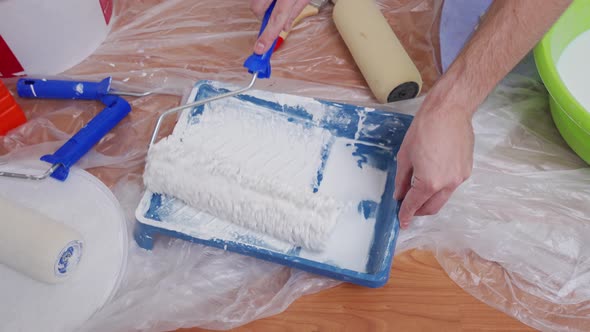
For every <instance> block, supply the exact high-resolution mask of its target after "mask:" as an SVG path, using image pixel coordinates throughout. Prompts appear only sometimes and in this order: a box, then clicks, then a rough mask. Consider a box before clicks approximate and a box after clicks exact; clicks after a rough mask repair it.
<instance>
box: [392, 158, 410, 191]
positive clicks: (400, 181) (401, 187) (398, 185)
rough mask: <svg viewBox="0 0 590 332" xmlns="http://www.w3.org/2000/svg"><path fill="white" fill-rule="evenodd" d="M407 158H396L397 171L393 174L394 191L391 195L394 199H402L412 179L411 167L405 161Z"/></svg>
mask: <svg viewBox="0 0 590 332" xmlns="http://www.w3.org/2000/svg"><path fill="white" fill-rule="evenodd" d="M406 160H407V159H405V158H404V159H399V158H398V160H397V171H396V174H395V192H394V194H393V196H394V197H395V199H396V200H398V201H399V200H402V199H403V198H404V197H405V196H406V194H407V193H408V190H410V185H411V181H412V167H411V165H410V163H409V162H407V161H406Z"/></svg>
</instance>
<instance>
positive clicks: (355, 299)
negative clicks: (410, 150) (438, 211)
mask: <svg viewBox="0 0 590 332" xmlns="http://www.w3.org/2000/svg"><path fill="white" fill-rule="evenodd" d="M391 275H392V277H391V280H390V282H389V284H388V285H386V286H385V287H384V288H381V289H364V288H360V287H356V286H352V285H349V284H344V285H341V286H339V287H337V288H334V289H330V290H326V291H323V292H320V293H318V294H314V295H310V296H306V297H303V298H300V299H299V300H298V301H296V302H295V303H293V304H292V305H291V306H290V307H289V308H288V309H287V311H285V312H284V313H282V314H280V315H277V316H274V317H270V318H267V319H262V320H259V321H255V322H253V323H250V324H248V325H246V326H243V327H241V328H237V329H234V330H232V331H236V332H254V331H256V332H258V331H263V332H287V331H297V332H331V331H351V332H353V331H354V332H362V331H375V332H378V331H534V330H533V329H531V328H529V327H527V326H525V325H523V324H522V323H520V322H518V321H516V320H514V319H512V318H510V317H508V316H506V315H505V314H503V313H501V312H499V311H497V310H495V309H493V308H491V307H489V306H487V305H485V304H483V303H482V302H480V301H478V300H477V299H475V298H473V297H472V296H471V295H469V294H467V293H466V292H464V291H463V290H462V289H461V288H459V287H458V286H457V285H456V284H455V283H454V282H453V281H452V280H451V279H449V277H448V276H447V275H446V273H445V272H444V271H443V270H442V268H441V267H440V265H439V264H438V263H437V261H436V260H435V259H434V257H433V256H432V255H431V254H429V253H427V252H423V251H410V252H406V253H403V254H401V255H399V256H396V257H395V261H394V264H393V271H392V273H391ZM180 331H182V332H203V331H206V330H202V329H185V330H180Z"/></svg>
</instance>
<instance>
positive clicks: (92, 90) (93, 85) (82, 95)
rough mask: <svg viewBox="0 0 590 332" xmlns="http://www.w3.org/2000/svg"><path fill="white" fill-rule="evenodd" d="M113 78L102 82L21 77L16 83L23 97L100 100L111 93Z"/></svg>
mask: <svg viewBox="0 0 590 332" xmlns="http://www.w3.org/2000/svg"><path fill="white" fill-rule="evenodd" d="M110 87H111V78H110V77H107V78H105V79H104V80H102V81H100V82H98V83H97V82H81V81H62V80H46V79H36V78H21V79H19V80H18V82H17V84H16V89H17V91H18V95H19V96H21V97H23V98H47V99H84V100H99V99H101V98H102V97H104V96H106V95H107V94H108V93H109V89H110Z"/></svg>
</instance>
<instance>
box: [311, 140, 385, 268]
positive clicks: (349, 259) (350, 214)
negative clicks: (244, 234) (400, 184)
mask: <svg viewBox="0 0 590 332" xmlns="http://www.w3.org/2000/svg"><path fill="white" fill-rule="evenodd" d="M351 143H354V141H353V140H347V139H339V140H337V141H336V142H335V143H334V145H333V146H332V153H331V154H330V159H329V161H328V164H327V165H326V172H325V178H324V182H323V188H322V190H324V191H325V192H329V193H330V194H331V195H332V196H333V197H334V198H335V199H336V200H338V201H340V202H343V203H344V202H347V203H348V204H347V205H346V208H345V209H343V212H342V214H341V215H340V216H339V218H338V224H337V225H336V227H335V228H334V231H333V232H332V234H331V235H330V238H329V239H328V240H327V243H326V248H325V250H323V251H322V252H313V251H308V250H302V251H301V253H300V255H299V256H300V257H301V258H307V259H310V260H314V261H320V262H325V261H327V262H332V263H333V264H334V265H336V266H338V267H341V268H346V269H350V270H353V271H359V272H365V271H366V265H367V261H368V259H369V252H370V251H371V245H372V242H373V238H374V237H375V218H369V219H367V220H365V219H363V217H361V216H360V215H359V212H358V202H360V201H363V200H372V201H375V202H379V201H381V193H383V190H384V189H385V180H386V177H387V175H386V174H385V173H383V172H380V171H378V170H376V169H375V168H373V167H371V166H369V165H366V164H365V165H363V168H362V169H359V168H358V167H357V158H355V157H354V156H353V155H352V153H353V152H354V147H353V146H347V144H351ZM355 173H356V174H357V176H343V174H355ZM344 179H346V180H344Z"/></svg>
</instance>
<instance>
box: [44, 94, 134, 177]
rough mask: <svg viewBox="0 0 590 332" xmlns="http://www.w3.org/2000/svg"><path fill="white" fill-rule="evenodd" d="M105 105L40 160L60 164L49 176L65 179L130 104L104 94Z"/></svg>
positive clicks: (127, 112)
mask: <svg viewBox="0 0 590 332" xmlns="http://www.w3.org/2000/svg"><path fill="white" fill-rule="evenodd" d="M101 101H102V102H103V103H104V104H105V105H106V107H105V108H104V109H103V110H102V111H101V112H100V113H99V114H98V115H97V116H95V117H94V119H92V120H91V121H90V122H88V124H86V126H84V127H83V128H82V129H80V131H78V133H76V135H74V136H73V137H72V138H70V139H69V140H68V141H67V142H66V143H65V144H64V145H63V146H62V147H61V148H59V150H57V151H56V152H55V153H54V154H51V155H46V156H43V157H42V158H41V160H43V161H46V162H48V163H50V164H53V165H55V164H59V165H60V166H59V167H58V168H57V169H56V170H55V172H53V174H52V175H51V177H53V178H55V179H57V180H60V181H65V180H66V179H67V178H68V175H69V173H70V167H72V166H73V165H74V164H75V163H77V162H78V160H80V158H82V156H84V155H85V154H86V153H87V152H88V151H90V149H92V147H93V146H94V145H96V143H98V142H99V141H100V140H101V139H102V138H103V137H104V136H105V135H106V134H107V133H108V132H109V131H111V130H112V129H113V128H114V127H115V126H116V125H117V124H118V123H119V122H121V120H123V119H124V118H125V117H126V116H127V114H129V112H131V105H129V103H128V102H127V101H126V100H125V99H123V98H121V97H118V96H110V95H109V96H105V97H103V98H102V100H101Z"/></svg>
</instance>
